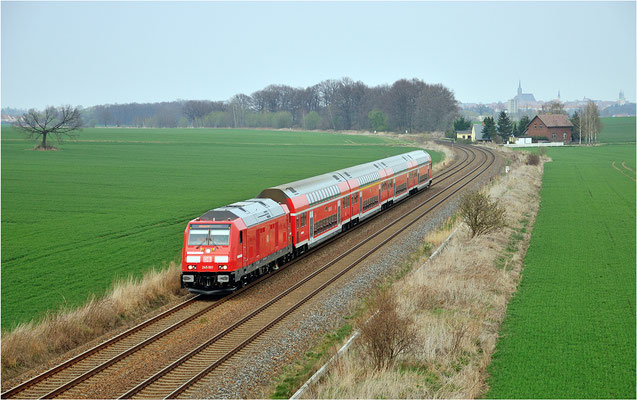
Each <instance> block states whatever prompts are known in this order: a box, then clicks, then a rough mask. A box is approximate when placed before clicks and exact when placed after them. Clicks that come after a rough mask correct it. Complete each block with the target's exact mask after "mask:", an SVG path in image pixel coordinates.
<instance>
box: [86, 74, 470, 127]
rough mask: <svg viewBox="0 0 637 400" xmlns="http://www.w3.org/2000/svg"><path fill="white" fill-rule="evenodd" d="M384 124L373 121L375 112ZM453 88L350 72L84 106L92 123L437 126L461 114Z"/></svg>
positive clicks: (448, 124) (109, 124) (446, 123)
mask: <svg viewBox="0 0 637 400" xmlns="http://www.w3.org/2000/svg"><path fill="white" fill-rule="evenodd" d="M372 111H373V112H374V114H373V115H374V117H375V118H378V116H379V113H380V114H381V115H380V117H381V119H382V120H383V121H386V124H380V125H377V124H376V125H375V124H373V123H372V122H370V120H371V119H372V117H371V116H370V113H371V112H372ZM458 111H459V108H458V104H457V101H456V99H455V97H454V95H453V92H451V91H450V90H449V89H447V88H446V87H444V86H442V85H439V84H438V85H431V84H428V83H425V82H423V81H421V80H419V79H411V80H407V79H401V80H398V81H396V82H394V83H393V84H392V85H380V86H375V87H369V86H367V85H365V84H364V83H363V82H361V81H354V80H352V79H350V78H342V79H338V80H336V79H329V80H325V81H322V82H320V83H318V84H316V85H313V86H309V87H306V88H295V87H291V86H287V85H269V86H267V87H265V88H263V89H261V90H258V91H256V92H254V93H252V94H251V95H247V94H237V95H234V96H232V97H231V98H230V99H229V100H227V101H225V102H219V101H209V100H189V101H175V102H164V103H151V104H137V103H132V104H115V105H100V106H96V107H92V108H90V109H87V110H85V111H84V114H85V115H84V119H85V120H86V121H87V122H88V124H89V125H103V126H113V125H117V126H156V127H176V126H183V127H186V126H194V127H202V126H211V127H235V128H239V127H275V128H292V127H302V128H308V129H334V130H350V129H352V130H361V129H369V130H375V129H376V128H378V129H388V130H392V131H398V132H404V131H435V130H445V129H446V128H448V127H449V126H450V125H451V124H452V122H453V119H454V117H455V116H456V115H457V114H458Z"/></svg>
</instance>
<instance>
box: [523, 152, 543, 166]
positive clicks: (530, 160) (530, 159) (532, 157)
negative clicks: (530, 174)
mask: <svg viewBox="0 0 637 400" xmlns="http://www.w3.org/2000/svg"><path fill="white" fill-rule="evenodd" d="M526 165H540V156H538V155H537V154H529V155H528V156H526Z"/></svg>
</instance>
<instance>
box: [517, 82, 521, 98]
mask: <svg viewBox="0 0 637 400" xmlns="http://www.w3.org/2000/svg"><path fill="white" fill-rule="evenodd" d="M521 94H522V81H518V96H519V95H521Z"/></svg>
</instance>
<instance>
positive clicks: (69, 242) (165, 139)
mask: <svg viewBox="0 0 637 400" xmlns="http://www.w3.org/2000/svg"><path fill="white" fill-rule="evenodd" d="M392 143H395V142H393V141H391V140H387V139H383V138H378V137H369V136H355V137H352V136H346V135H339V134H321V133H298V132H268V131H244V130H177V129H174V130H171V129H166V130H159V129H152V130H151V129H143V130H140V129H88V130H85V131H84V132H82V133H81V136H80V141H78V142H67V143H66V144H64V145H63V146H62V147H61V150H60V151H56V152H34V151H28V150H29V149H30V148H32V146H33V145H32V143H30V142H26V141H23V140H21V136H20V135H19V134H18V133H17V132H15V131H14V130H12V129H10V128H9V129H7V128H3V130H2V200H3V201H2V245H3V248H2V250H3V251H2V329H3V358H2V366H3V373H4V375H3V376H5V377H7V376H9V375H11V374H10V373H9V371H8V370H7V369H6V368H11V369H12V372H16V371H18V370H20V369H22V367H26V366H28V365H27V364H30V362H29V361H28V360H25V359H24V358H23V357H27V358H28V356H29V354H35V355H36V357H35V358H32V359H31V361H38V360H40V361H41V360H43V359H45V358H46V357H47V356H46V354H47V352H52V353H53V354H55V353H57V352H59V351H61V350H64V349H68V348H71V347H73V346H75V345H76V344H78V343H82V342H84V341H86V340H88V339H89V338H91V337H94V336H95V335H98V334H100V333H101V332H103V331H105V330H108V329H110V328H112V327H113V326H117V325H118V324H120V323H121V321H118V319H120V320H121V318H129V317H133V316H135V315H139V313H140V312H144V311H145V310H148V309H150V308H152V307H156V306H157V305H158V304H161V303H165V302H166V301H167V300H169V299H170V298H174V296H175V295H177V294H179V293H180V292H179V289H178V282H177V279H176V275H175V274H174V273H173V272H171V270H166V269H164V272H161V273H151V277H149V278H148V279H146V282H147V283H146V285H145V286H144V287H142V288H140V287H139V286H135V285H133V282H132V281H131V279H130V277H133V278H140V277H141V276H142V273H144V271H146V272H149V271H151V270H152V269H153V268H155V267H159V268H160V269H161V268H162V267H165V266H167V265H169V264H172V262H173V261H174V260H177V259H178V257H179V250H180V248H181V241H182V235H183V233H182V232H183V228H184V226H185V223H186V222H187V221H188V220H189V219H191V218H193V217H195V216H197V215H199V214H201V213H202V212H204V211H206V210H208V209H210V208H213V207H216V206H221V205H224V204H228V203H231V202H234V201H238V200H242V199H245V198H249V197H252V196H255V195H256V194H258V193H259V191H260V190H261V189H262V188H264V187H267V186H268V185H275V184H280V183H283V182H288V181H292V180H296V179H300V178H304V177H307V176H312V175H316V174H319V173H322V172H327V171H330V170H333V169H337V168H342V167H346V166H350V165H353V164H357V163H361V162H366V161H370V160H373V159H377V158H381V157H385V156H388V155H394V154H398V153H401V152H404V151H407V150H408V149H406V148H404V147H402V148H401V147H393V146H391V145H392ZM388 145H390V146H388ZM432 156H433V158H434V160H439V159H440V157H441V154H439V153H432ZM118 279H122V280H125V279H128V280H126V282H124V283H122V284H120V285H116V287H115V288H114V289H112V290H110V292H109V294H108V296H107V299H106V301H103V302H95V301H93V302H89V303H88V304H87V305H86V306H84V307H83V308H81V309H80V310H78V311H77V312H75V313H64V314H61V315H59V316H49V317H47V321H46V323H44V324H40V325H39V326H37V329H35V327H34V326H33V325H28V326H21V327H20V328H19V330H20V332H19V333H20V334H18V335H11V336H8V335H4V333H6V332H7V330H8V329H12V328H13V327H14V326H15V324H16V323H20V322H25V321H29V320H30V319H31V318H33V317H35V318H36V319H37V320H40V319H41V317H42V316H43V314H44V313H45V312H47V311H51V310H55V309H57V308H59V307H61V306H65V307H66V308H68V309H73V308H74V307H76V306H79V305H81V304H84V303H85V302H86V300H87V299H90V298H92V296H93V295H97V296H101V295H102V294H104V293H106V292H107V290H109V289H108V288H109V287H112V284H113V282H114V281H116V280H118ZM165 281H168V282H169V283H168V284H167V283H166V282H165ZM170 282H172V283H173V284H170ZM175 282H176V283H175ZM135 291H137V292H143V293H138V295H137V294H135V295H134V296H132V295H131V294H133V293H135ZM78 325H80V326H78ZM14 332H15V331H14ZM21 335H22V336H21ZM41 338H51V340H50V342H47V343H43V340H41ZM12 341H13V342H14V344H15V346H13V347H12V346H11V343H12ZM34 346H35V347H37V348H35V347H34ZM11 348H13V350H14V351H9V350H10V349H11Z"/></svg>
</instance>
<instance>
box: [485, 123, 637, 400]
mask: <svg viewBox="0 0 637 400" xmlns="http://www.w3.org/2000/svg"><path fill="white" fill-rule="evenodd" d="M633 124H634V118H633ZM608 128H609V126H608V125H607V129H608ZM633 129H634V128H633ZM548 155H549V156H550V157H552V159H553V162H550V163H547V164H545V173H544V178H543V186H542V191H541V207H540V211H539V213H538V216H537V220H536V223H535V227H534V230H533V236H532V239H531V244H530V247H529V250H528V253H527V255H526V258H525V269H524V271H523V279H522V281H521V283H520V286H519V290H518V293H517V294H516V295H515V297H514V298H513V299H512V300H511V302H510V303H509V307H508V310H507V317H506V319H505V321H504V323H503V325H502V328H501V331H500V335H501V338H500V340H499V342H498V345H497V351H496V354H495V355H494V357H493V362H492V364H491V366H490V368H489V373H490V375H491V378H490V381H489V384H490V386H491V390H490V391H489V393H488V394H487V397H489V398H635V328H636V326H635V172H634V171H635V145H608V146H602V147H587V148H577V147H571V148H551V149H549V150H548ZM613 162H614V163H615V167H617V168H618V169H616V168H613ZM622 163H623V164H624V165H622Z"/></svg>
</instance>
